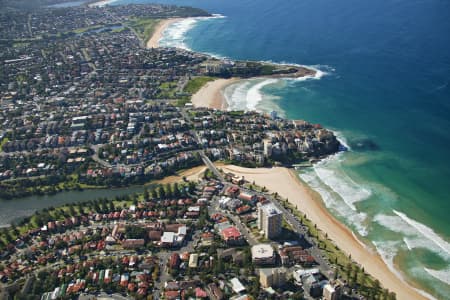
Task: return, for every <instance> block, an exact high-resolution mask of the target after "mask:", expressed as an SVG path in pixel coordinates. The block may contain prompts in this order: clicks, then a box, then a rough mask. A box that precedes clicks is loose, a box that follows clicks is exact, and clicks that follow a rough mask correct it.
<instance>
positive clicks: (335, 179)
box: [314, 160, 372, 211]
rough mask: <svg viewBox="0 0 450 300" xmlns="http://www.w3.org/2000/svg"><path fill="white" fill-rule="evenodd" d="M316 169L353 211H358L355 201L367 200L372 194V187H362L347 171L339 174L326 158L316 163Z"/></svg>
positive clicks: (320, 176)
mask: <svg viewBox="0 0 450 300" xmlns="http://www.w3.org/2000/svg"><path fill="white" fill-rule="evenodd" d="M314 171H315V172H316V174H317V176H318V177H319V178H320V179H321V180H322V182H323V183H324V184H326V185H327V186H328V187H329V188H330V189H332V190H333V191H334V192H336V193H337V194H338V195H339V196H340V197H341V198H342V200H343V201H344V202H345V203H346V204H347V205H348V207H349V208H351V209H352V210H353V211H356V208H355V205H354V203H356V202H360V201H363V200H366V199H368V198H369V197H370V196H371V195H372V192H371V190H370V189H368V188H364V187H361V185H359V184H357V183H356V182H354V181H353V180H352V179H351V178H350V177H349V176H348V175H346V174H345V173H343V172H339V174H338V171H337V169H333V168H329V167H327V161H326V160H325V161H323V162H321V163H318V164H316V165H315V166H314Z"/></svg>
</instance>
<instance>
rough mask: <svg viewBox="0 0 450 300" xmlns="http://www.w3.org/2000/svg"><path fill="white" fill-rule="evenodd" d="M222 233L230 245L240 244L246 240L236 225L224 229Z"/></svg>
mask: <svg viewBox="0 0 450 300" xmlns="http://www.w3.org/2000/svg"><path fill="white" fill-rule="evenodd" d="M220 234H221V235H222V239H223V240H224V241H225V242H226V243H227V244H229V245H239V244H242V243H243V242H244V238H243V236H242V234H241V232H240V231H239V229H237V228H236V227H234V226H231V227H228V228H225V229H223V230H222V231H221V233H220Z"/></svg>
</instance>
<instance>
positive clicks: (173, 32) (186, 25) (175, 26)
mask: <svg viewBox="0 0 450 300" xmlns="http://www.w3.org/2000/svg"><path fill="white" fill-rule="evenodd" d="M223 18H225V16H223V15H220V14H213V15H212V16H211V17H195V18H186V19H182V20H180V21H177V22H174V23H172V24H170V25H169V26H168V27H167V28H166V29H165V30H164V31H163V34H162V38H161V39H160V40H159V45H160V46H161V47H173V48H181V49H185V50H192V49H191V48H190V47H189V46H188V45H187V43H186V37H187V35H186V33H187V32H188V31H190V30H191V29H192V28H194V27H195V26H196V25H198V23H199V22H204V21H207V20H211V19H223ZM213 56H216V57H217V56H218V55H213Z"/></svg>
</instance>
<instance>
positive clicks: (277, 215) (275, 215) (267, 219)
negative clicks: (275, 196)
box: [258, 202, 283, 239]
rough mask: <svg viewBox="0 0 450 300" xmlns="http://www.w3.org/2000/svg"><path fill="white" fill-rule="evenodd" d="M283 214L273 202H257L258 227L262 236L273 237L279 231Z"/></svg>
mask: <svg viewBox="0 0 450 300" xmlns="http://www.w3.org/2000/svg"><path fill="white" fill-rule="evenodd" d="M282 220H283V214H282V212H281V211H279V210H278V209H277V208H276V207H275V205H274V204H273V203H270V202H269V203H267V204H258V228H259V229H260V230H262V231H264V237H265V238H267V239H273V238H275V237H277V236H278V235H279V234H280V233H281V226H282Z"/></svg>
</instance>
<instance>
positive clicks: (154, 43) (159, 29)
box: [147, 18, 182, 48]
mask: <svg viewBox="0 0 450 300" xmlns="http://www.w3.org/2000/svg"><path fill="white" fill-rule="evenodd" d="M180 20H182V19H181V18H174V19H164V20H161V21H160V22H159V23H158V25H156V27H155V31H154V32H153V34H152V37H151V38H150V39H149V40H148V41H147V48H158V47H159V40H160V39H161V38H162V35H163V32H164V30H166V28H167V27H169V25H170V24H173V23H175V22H177V21H180Z"/></svg>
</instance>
